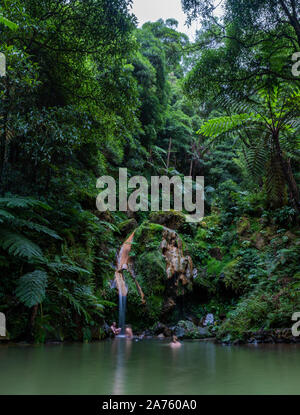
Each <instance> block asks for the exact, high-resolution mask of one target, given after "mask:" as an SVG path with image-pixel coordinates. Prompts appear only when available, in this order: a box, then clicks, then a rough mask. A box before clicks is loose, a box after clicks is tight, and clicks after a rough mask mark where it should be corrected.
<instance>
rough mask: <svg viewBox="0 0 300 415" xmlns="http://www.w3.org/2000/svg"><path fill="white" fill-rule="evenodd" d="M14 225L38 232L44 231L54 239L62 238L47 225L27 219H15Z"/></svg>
mask: <svg viewBox="0 0 300 415" xmlns="http://www.w3.org/2000/svg"><path fill="white" fill-rule="evenodd" d="M14 225H15V226H17V227H26V228H28V229H31V230H34V231H36V232H39V233H45V234H46V235H49V236H51V237H52V238H55V239H62V238H61V237H60V236H59V235H57V233H56V232H55V231H53V230H52V229H49V228H48V227H47V226H44V225H39V224H38V223H34V222H31V221H29V220H24V219H15V221H14Z"/></svg>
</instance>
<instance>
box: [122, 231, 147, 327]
mask: <svg viewBox="0 0 300 415" xmlns="http://www.w3.org/2000/svg"><path fill="white" fill-rule="evenodd" d="M134 233H135V232H132V234H131V235H130V236H129V238H128V239H126V241H125V242H124V243H123V245H122V247H121V249H120V252H119V255H118V258H117V266H116V272H115V280H114V282H115V286H116V288H117V289H118V292H119V327H120V328H121V329H122V332H121V334H125V316H126V299H127V293H128V286H127V285H126V282H125V278H124V275H123V272H124V270H127V271H128V272H129V274H130V275H131V277H132V278H133V280H134V282H135V285H136V287H137V290H138V292H139V294H140V296H141V298H142V303H143V304H144V303H145V299H144V293H143V291H142V289H141V287H140V286H139V283H138V282H137V280H136V278H135V275H134V271H133V268H132V266H130V257H129V254H130V250H131V244H132V241H133V237H134Z"/></svg>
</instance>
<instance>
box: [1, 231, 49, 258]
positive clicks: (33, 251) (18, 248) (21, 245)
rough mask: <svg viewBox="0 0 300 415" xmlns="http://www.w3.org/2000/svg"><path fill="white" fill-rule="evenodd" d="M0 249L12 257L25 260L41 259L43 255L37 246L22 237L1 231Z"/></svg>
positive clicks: (14, 233) (18, 234)
mask: <svg viewBox="0 0 300 415" xmlns="http://www.w3.org/2000/svg"><path fill="white" fill-rule="evenodd" d="M0 247H1V248H2V249H5V250H7V251H8V253H9V254H10V255H14V256H17V257H21V258H27V259H40V260H41V259H43V253H42V251H41V249H40V247H39V246H38V245H36V244H35V243H34V242H32V241H30V240H29V239H28V238H26V237H25V236H24V235H22V234H20V233H16V232H12V231H10V230H6V229H1V231H0Z"/></svg>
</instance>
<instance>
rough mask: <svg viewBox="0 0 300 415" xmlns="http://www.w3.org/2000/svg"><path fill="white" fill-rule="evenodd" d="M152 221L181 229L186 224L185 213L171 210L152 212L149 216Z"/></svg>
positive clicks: (170, 227)
mask: <svg viewBox="0 0 300 415" xmlns="http://www.w3.org/2000/svg"><path fill="white" fill-rule="evenodd" d="M149 220H150V222H152V223H157V224H159V225H163V226H166V227H167V228H169V229H174V230H179V229H182V227H183V225H184V224H185V222H186V220H185V215H184V214H183V213H182V212H177V211H175V210H170V211H167V212H164V211H160V212H152V213H151V214H150V217H149Z"/></svg>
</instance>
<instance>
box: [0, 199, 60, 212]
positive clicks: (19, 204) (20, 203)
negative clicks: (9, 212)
mask: <svg viewBox="0 0 300 415" xmlns="http://www.w3.org/2000/svg"><path fill="white" fill-rule="evenodd" d="M1 205H2V206H3V205H4V206H6V207H9V208H29V207H34V206H37V207H41V208H43V209H45V210H51V209H52V208H51V207H50V206H49V205H48V204H47V203H44V202H41V201H40V200H36V199H32V198H29V197H20V196H11V197H0V206H1Z"/></svg>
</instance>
